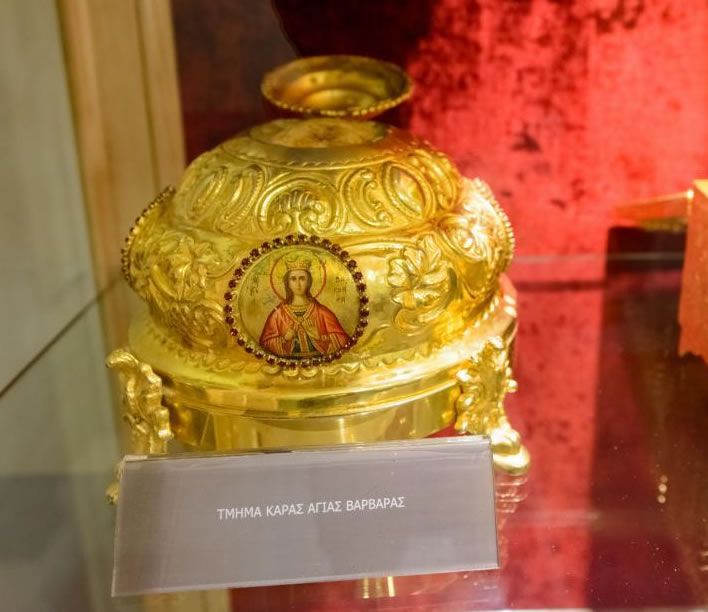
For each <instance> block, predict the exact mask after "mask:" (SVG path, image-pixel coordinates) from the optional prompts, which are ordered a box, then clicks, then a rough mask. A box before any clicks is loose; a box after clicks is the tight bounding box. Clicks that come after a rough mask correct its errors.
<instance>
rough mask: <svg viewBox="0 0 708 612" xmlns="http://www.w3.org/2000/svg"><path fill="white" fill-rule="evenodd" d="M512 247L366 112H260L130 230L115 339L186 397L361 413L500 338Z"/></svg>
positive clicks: (437, 381) (433, 378) (480, 197)
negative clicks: (126, 311) (126, 309)
mask: <svg viewBox="0 0 708 612" xmlns="http://www.w3.org/2000/svg"><path fill="white" fill-rule="evenodd" d="M310 99H312V98H311V97H310ZM315 99H316V100H317V104H318V105H319V107H318V110H322V108H321V107H322V104H323V103H322V102H321V100H322V96H320V97H315ZM336 100H337V101H336V104H337V105H338V108H340V109H341V108H342V103H341V99H340V98H337V99H336ZM319 114H322V113H319ZM350 114H351V113H350ZM512 251H513V235H512V231H511V227H510V225H509V222H508V220H507V218H506V216H505V215H504V213H503V211H502V210H501V208H500V207H499V205H498V203H497V202H496V200H495V199H494V197H493V195H492V193H491V191H490V190H489V188H488V187H487V186H486V185H485V184H484V183H483V182H482V181H481V180H479V179H474V180H469V179H465V178H462V177H461V176H460V174H459V173H458V171H457V169H456V168H455V167H454V165H453V164H452V163H451V162H450V160H449V159H448V158H447V157H446V156H445V155H444V154H442V153H440V152H439V151H436V150H435V149H434V148H433V147H431V146H430V145H429V144H428V143H426V142H424V141H422V140H420V139H418V138H416V137H415V136H413V135H411V134H409V133H407V132H405V131H402V130H400V129H397V128H395V127H392V126H389V125H385V124H382V123H377V122H374V121H354V120H351V119H346V118H332V117H315V118H308V119H279V120H276V121H271V122H269V123H265V124H262V125H258V126H255V127H252V128H250V129H248V130H246V131H245V132H243V133H241V134H239V135H237V136H236V137H234V138H232V139H230V140H228V141H226V142H224V143H223V144H221V145H219V146H218V147H216V148H215V149H213V150H211V151H208V152H206V153H204V154H203V155H201V156H200V157H198V158H197V159H196V160H194V162H192V164H191V165H190V166H189V168H188V169H187V170H186V172H185V175H184V178H183V180H182V182H181V184H180V185H179V187H178V188H177V189H176V190H174V189H166V190H165V191H164V192H163V193H162V194H160V196H158V198H157V199H156V200H155V201H154V202H153V203H152V204H151V205H150V206H149V207H148V208H147V209H146V211H145V212H144V214H143V215H142V216H141V218H140V219H139V220H138V222H137V223H136V225H135V227H134V228H133V229H132V230H131V233H130V235H129V237H128V239H127V243H126V248H125V249H124V254H123V270H124V273H125V276H126V278H127V280H128V282H129V283H130V285H131V287H133V289H134V290H135V291H136V292H137V293H138V295H139V296H140V297H141V298H142V299H143V300H144V301H145V302H146V303H147V305H148V312H147V313H146V314H145V315H143V316H141V317H139V318H138V319H136V320H135V321H134V324H133V326H132V328H131V335H130V344H131V349H132V351H133V352H134V353H135V354H136V356H137V357H138V358H139V359H141V360H143V361H145V362H148V363H150V364H151V365H152V367H153V368H155V370H156V371H157V372H158V373H159V374H160V375H161V376H162V377H163V379H165V380H168V381H170V385H171V388H173V389H179V394H181V395H180V397H183V398H185V397H188V398H189V401H190V402H193V403H196V404H201V405H210V406H214V405H218V406H219V408H220V409H224V410H231V411H243V412H244V413H245V412H247V413H248V414H260V413H271V414H272V413H280V414H291V413H293V411H295V412H297V411H300V410H302V409H303V406H306V408H307V410H308V411H309V412H308V414H309V415H317V414H319V412H318V411H320V410H321V411H326V413H327V414H332V411H333V410H334V411H335V412H336V411H340V412H341V413H342V414H346V413H352V412H356V411H362V410H370V409H371V408H372V406H374V405H380V404H381V403H382V402H383V403H386V402H390V401H396V400H395V398H396V397H400V396H401V394H403V393H405V394H407V395H410V394H411V393H413V394H415V393H423V390H424V389H426V388H432V387H435V385H438V386H440V385H448V386H449V385H450V384H452V383H451V382H450V371H451V369H453V368H454V367H455V366H456V365H459V364H460V363H462V362H464V361H465V360H466V359H468V358H469V356H470V355H472V354H474V352H475V351H477V350H479V349H480V348H481V346H483V345H484V344H485V342H486V341H487V339H488V338H489V337H490V336H494V335H498V336H504V334H510V333H513V331H510V330H511V328H512V327H513V321H514V320H515V313H514V312H511V311H510V309H509V308H510V307H509V304H508V303H507V302H505V301H504V299H503V290H502V288H500V282H499V279H500V275H501V274H502V272H503V271H504V270H505V269H506V267H507V266H508V264H509V262H510V260H511V256H512ZM505 308H506V311H505ZM205 389H209V390H210V391H209V392H206V391H205Z"/></svg>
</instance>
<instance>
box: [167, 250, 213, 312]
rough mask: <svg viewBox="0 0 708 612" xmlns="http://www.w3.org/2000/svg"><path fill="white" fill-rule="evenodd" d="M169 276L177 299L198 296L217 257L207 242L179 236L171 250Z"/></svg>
mask: <svg viewBox="0 0 708 612" xmlns="http://www.w3.org/2000/svg"><path fill="white" fill-rule="evenodd" d="M169 262H170V267H169V272H168V273H169V276H170V280H171V281H172V286H173V288H174V290H175V292H176V294H177V295H176V297H177V299H179V300H183V299H195V298H197V297H199V296H200V295H201V294H202V293H203V291H204V287H205V281H206V275H207V272H208V270H209V269H210V268H213V267H214V266H216V265H218V263H219V258H218V256H217V254H216V253H215V252H214V250H213V249H212V247H211V245H210V244H209V243H207V242H201V243H196V244H195V242H194V240H193V239H192V238H191V237H189V236H181V237H180V238H179V242H178V244H177V245H176V248H175V249H174V250H173V251H172V252H171V254H170V258H169Z"/></svg>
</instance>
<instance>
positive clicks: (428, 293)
mask: <svg viewBox="0 0 708 612" xmlns="http://www.w3.org/2000/svg"><path fill="white" fill-rule="evenodd" d="M450 274H451V268H450V264H449V262H448V261H447V260H445V259H444V258H443V257H442V255H441V252H440V249H439V248H438V246H437V244H436V243H435V239H434V238H433V237H432V236H430V235H429V236H425V237H423V238H421V239H419V240H418V242H417V243H416V246H408V247H406V248H404V249H403V251H402V252H401V257H394V258H393V259H391V261H390V262H389V271H388V277H387V280H388V284H389V285H391V286H392V287H394V288H395V291H394V293H393V301H394V302H396V303H397V304H400V305H401V306H402V307H403V309H404V310H405V311H409V312H407V313H404V314H403V315H402V316H397V321H396V322H397V324H398V326H399V327H400V328H401V329H404V330H405V331H412V330H413V329H414V328H416V327H418V326H420V325H423V324H425V323H428V322H430V321H432V320H433V319H434V318H435V317H436V316H437V315H438V314H440V312H442V310H443V309H444V308H445V306H446V305H447V303H448V301H449V298H450ZM400 314H401V313H399V315H400Z"/></svg>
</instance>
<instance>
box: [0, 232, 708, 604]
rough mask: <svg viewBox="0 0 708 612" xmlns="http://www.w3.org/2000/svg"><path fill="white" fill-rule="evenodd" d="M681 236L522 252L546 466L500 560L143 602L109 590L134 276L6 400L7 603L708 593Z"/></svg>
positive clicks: (699, 414)
mask: <svg viewBox="0 0 708 612" xmlns="http://www.w3.org/2000/svg"><path fill="white" fill-rule="evenodd" d="M682 250H683V236H682V235H680V234H661V233H649V232H643V231H640V230H636V229H629V228H624V229H622V228H614V229H612V230H611V231H610V233H609V240H608V249H607V253H606V254H605V255H575V256H566V257H558V256H556V257H550V256H525V257H519V258H517V259H516V261H515V262H514V264H513V265H512V268H511V271H510V276H511V278H512V280H513V281H514V282H515V284H516V287H517V289H518V291H519V311H520V330H519V336H518V340H517V347H516V354H515V361H516V363H515V376H516V378H517V379H518V382H519V391H518V393H516V394H515V395H514V396H511V397H509V398H508V401H507V408H508V411H509V413H510V418H511V419H512V422H513V423H514V424H515V425H516V426H517V427H518V428H519V430H520V432H521V434H522V436H524V440H525V443H526V444H527V446H528V448H529V450H530V452H531V456H532V467H531V471H530V472H529V474H528V475H527V476H526V477H524V478H522V479H516V480H514V479H509V478H505V477H501V476H500V477H499V478H498V482H497V490H498V500H499V504H498V505H499V512H500V516H502V518H503V521H502V528H501V533H500V546H501V553H502V559H503V567H502V569H501V570H498V571H485V572H465V573H457V574H444V575H433V576H412V577H405V578H395V577H391V578H388V579H371V580H365V581H361V580H360V581H347V582H334V583H322V584H310V585H296V586H280V587H267V588H265V587H264V588H250V589H238V590H231V591H214V592H208V593H207V592H201V593H200V592H196V593H184V594H175V595H164V596H151V597H144V598H121V599H111V598H110V581H111V570H112V537H113V524H114V516H115V510H114V508H112V507H110V506H108V505H107V504H106V502H105V500H104V489H105V487H106V485H107V484H108V483H109V481H110V479H111V475H112V470H113V466H114V464H115V462H116V460H117V459H118V458H119V457H120V456H121V455H122V453H123V452H125V451H126V450H127V448H128V442H129V439H128V428H127V426H126V425H124V424H122V423H121V421H120V414H119V412H120V411H119V400H118V395H117V385H116V384H115V381H114V380H113V376H112V374H111V373H110V372H108V371H107V370H106V369H105V367H104V365H103V361H104V358H105V356H106V354H107V353H108V352H109V351H110V350H111V349H112V348H115V346H118V345H119V343H120V342H121V341H123V342H124V341H125V335H124V334H125V327H126V323H127V321H128V318H129V314H130V312H131V310H133V309H134V308H135V307H136V303H135V302H134V301H133V300H132V298H131V297H130V296H129V295H128V294H129V292H128V289H127V288H126V287H125V284H124V283H123V282H122V281H116V282H115V283H114V284H113V285H112V286H111V288H110V289H109V290H108V291H106V292H104V293H103V294H102V295H101V296H100V297H99V299H97V300H95V301H94V302H92V303H91V304H89V305H88V306H87V307H86V308H85V309H84V310H83V311H82V312H81V313H79V314H78V315H77V316H76V317H75V319H74V320H73V321H72V323H71V324H70V325H69V326H68V327H67V328H66V329H65V330H63V332H62V333H61V334H60V335H59V336H58V337H57V338H56V339H55V340H54V341H53V342H52V343H51V344H50V345H49V346H48V347H47V348H46V349H45V350H44V352H43V353H42V354H41V355H40V356H39V357H38V358H37V359H36V360H35V361H34V363H32V364H31V365H30V366H29V367H28V368H27V369H26V370H25V371H24V372H23V373H22V375H21V376H19V377H18V378H17V379H16V380H15V381H14V383H13V384H12V385H11V386H10V387H9V388H7V389H6V390H5V391H4V393H3V394H2V397H1V398H0V402H1V405H0V408H1V409H0V419H2V428H1V431H2V438H3V443H2V445H1V446H0V448H1V450H0V470H2V473H1V479H0V497H1V498H2V500H3V504H2V506H1V508H2V510H1V511H0V541H2V543H3V544H2V547H0V551H1V553H0V559H1V560H2V561H1V562H2V566H1V567H2V571H0V600H1V601H2V604H3V605H2V607H3V609H6V610H13V611H25V610H32V611H35V610H72V611H75V612H80V611H82V610H143V609H144V610H190V611H191V610H205V611H207V610H208V611H226V610H276V609H277V610H285V609H287V610H329V609H337V610H338V609H342V610H344V609H346V610H359V609H361V610H368V609H376V610H410V609H414V608H415V609H426V610H452V609H454V610H467V609H497V608H527V609H528V608H570V607H572V608H579V607H592V608H603V607H613V608H616V607H621V608H635V607H636V608H638V607H642V608H644V607H661V608H667V607H696V606H702V605H705V604H706V602H707V600H708V599H707V598H708V527H707V523H706V519H707V517H708V513H707V509H708V471H706V466H708V446H706V445H705V435H706V433H705V432H707V431H708V410H707V409H706V406H708V375H707V374H708V369H707V368H706V365H705V364H704V363H703V362H702V361H701V360H699V359H697V358H695V357H692V356H685V357H679V356H678V354H677V346H678V334H679V328H678V323H677V308H678V299H679V292H680V283H681V265H682V258H681V253H682ZM353 535H355V534H353ZM244 554H248V552H247V551H244ZM283 554H286V551H284V552H283ZM294 554H296V553H294Z"/></svg>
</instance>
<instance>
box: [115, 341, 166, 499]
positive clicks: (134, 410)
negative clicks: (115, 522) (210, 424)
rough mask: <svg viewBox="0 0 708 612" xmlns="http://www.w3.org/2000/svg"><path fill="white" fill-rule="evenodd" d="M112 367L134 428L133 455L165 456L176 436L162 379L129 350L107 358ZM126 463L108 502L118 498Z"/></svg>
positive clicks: (119, 467)
mask: <svg viewBox="0 0 708 612" xmlns="http://www.w3.org/2000/svg"><path fill="white" fill-rule="evenodd" d="M106 365H107V366H108V367H109V368H115V369H116V370H117V371H118V377H119V379H120V383H121V390H122V399H123V409H124V411H125V412H124V413H123V419H124V420H125V421H126V422H127V423H128V424H129V425H130V429H131V432H132V438H133V448H132V452H133V453H136V454H149V455H154V454H162V453H166V452H167V442H168V441H169V440H171V439H172V438H173V437H174V436H173V434H172V430H171V429H170V413H169V410H168V409H167V408H166V407H165V406H163V405H162V380H161V379H160V377H159V376H157V375H156V374H155V373H154V372H153V371H152V368H151V367H150V366H149V365H148V364H147V363H142V362H140V361H138V360H137V359H136V358H135V356H134V355H133V354H132V353H130V352H129V351H127V350H125V349H116V350H115V351H113V352H112V353H111V354H110V355H109V356H108V358H107V359H106ZM121 470H122V464H121V463H119V464H118V465H116V469H115V474H114V476H115V479H114V481H113V482H112V483H111V484H110V485H109V487H108V489H107V490H106V496H107V498H108V501H109V502H111V503H115V501H116V500H117V498H118V483H119V482H120V475H121Z"/></svg>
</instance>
